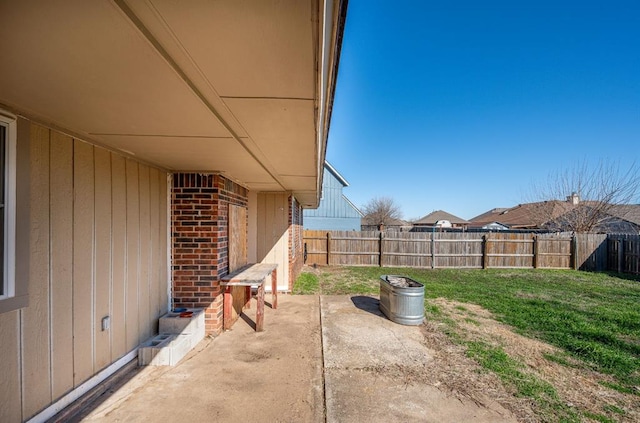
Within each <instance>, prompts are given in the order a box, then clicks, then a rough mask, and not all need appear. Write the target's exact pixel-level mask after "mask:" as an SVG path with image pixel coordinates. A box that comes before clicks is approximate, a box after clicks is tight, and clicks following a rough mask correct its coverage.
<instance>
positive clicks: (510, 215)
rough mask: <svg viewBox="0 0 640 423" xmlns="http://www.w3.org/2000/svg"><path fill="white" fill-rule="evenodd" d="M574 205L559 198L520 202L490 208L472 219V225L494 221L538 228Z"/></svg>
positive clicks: (517, 226)
mask: <svg viewBox="0 0 640 423" xmlns="http://www.w3.org/2000/svg"><path fill="white" fill-rule="evenodd" d="M572 207H573V206H572V205H571V204H570V203H568V202H566V201H559V200H553V201H540V202H536V203H525V204H518V205H517V206H515V207H511V208H507V209H504V208H497V209H492V210H489V211H488V212H486V213H483V214H481V215H479V216H476V217H474V218H473V219H471V220H470V223H471V225H470V226H471V227H482V226H484V225H486V224H489V223H492V222H500V223H501V224H502V225H505V226H508V227H510V228H512V229H526V228H538V227H540V226H541V225H543V224H544V223H546V222H548V221H549V220H552V219H556V218H558V217H559V216H561V215H563V214H564V213H566V212H568V211H569V210H570V209H571V208H572Z"/></svg>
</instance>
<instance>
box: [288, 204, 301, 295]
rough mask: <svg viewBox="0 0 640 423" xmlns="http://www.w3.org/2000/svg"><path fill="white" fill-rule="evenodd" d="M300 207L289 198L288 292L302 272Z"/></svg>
mask: <svg viewBox="0 0 640 423" xmlns="http://www.w3.org/2000/svg"><path fill="white" fill-rule="evenodd" d="M302 223H303V222H302V206H301V205H300V203H298V202H297V201H296V199H295V197H293V196H290V197H289V291H292V290H293V284H294V282H295V281H296V278H297V277H298V275H299V274H300V272H301V271H302V265H303V264H304V256H303V254H304V245H303V241H302Z"/></svg>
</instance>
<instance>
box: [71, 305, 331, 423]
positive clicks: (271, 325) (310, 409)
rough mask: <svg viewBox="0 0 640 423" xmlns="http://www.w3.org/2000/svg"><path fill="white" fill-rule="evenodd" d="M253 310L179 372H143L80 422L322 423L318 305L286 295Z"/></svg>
mask: <svg viewBox="0 0 640 423" xmlns="http://www.w3.org/2000/svg"><path fill="white" fill-rule="evenodd" d="M255 305H256V304H255V302H252V308H251V309H249V310H247V311H246V314H247V316H246V317H245V318H244V319H242V318H241V319H238V321H237V322H236V324H235V325H234V326H233V327H232V329H231V330H229V331H227V332H225V333H223V334H222V335H220V336H218V337H217V338H214V339H205V340H204V341H202V342H201V343H200V344H199V345H198V347H197V348H196V350H194V351H192V352H191V353H190V354H189V355H187V356H186V357H185V358H184V359H183V360H182V361H181V362H180V363H179V364H178V365H177V366H175V367H144V368H139V369H138V370H137V372H136V374H135V375H132V377H131V378H130V379H129V381H128V382H127V383H126V384H125V385H124V386H121V387H120V388H119V389H118V390H117V391H115V392H114V393H113V395H111V396H110V397H109V398H106V399H103V402H102V403H101V404H94V407H93V409H92V410H87V411H85V412H84V413H83V414H82V415H81V416H79V417H77V418H76V419H75V420H76V421H87V422H92V421H100V422H149V421H180V422H183V421H186V422H189V421H190V422H238V421H247V422H253V421H255V422H323V421H324V405H323V402H324V400H323V387H322V348H321V341H320V321H319V317H320V311H319V303H318V297H314V296H291V295H282V296H280V298H279V304H278V309H276V310H272V309H271V308H269V307H265V317H264V331H263V332H255V331H254V328H253V323H254V322H255V320H253V319H255V309H256V307H255Z"/></svg>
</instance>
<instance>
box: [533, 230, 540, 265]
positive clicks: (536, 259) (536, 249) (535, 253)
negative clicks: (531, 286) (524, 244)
mask: <svg viewBox="0 0 640 423" xmlns="http://www.w3.org/2000/svg"><path fill="white" fill-rule="evenodd" d="M532 238H533V268H534V269H537V268H538V266H539V265H540V263H539V260H540V257H539V253H540V249H539V247H538V235H536V234H534V235H533V237H532Z"/></svg>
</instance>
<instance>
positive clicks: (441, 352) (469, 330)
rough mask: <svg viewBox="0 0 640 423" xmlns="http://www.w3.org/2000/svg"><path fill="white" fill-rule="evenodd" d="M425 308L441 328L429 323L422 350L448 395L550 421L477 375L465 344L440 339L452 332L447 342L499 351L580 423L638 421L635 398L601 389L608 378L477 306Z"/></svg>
mask: <svg viewBox="0 0 640 423" xmlns="http://www.w3.org/2000/svg"><path fill="white" fill-rule="evenodd" d="M429 303H430V304H432V305H435V306H437V308H438V310H440V312H441V314H442V317H443V321H446V322H447V323H439V322H429V323H428V324H427V325H425V331H424V332H425V339H426V342H427V344H428V345H429V347H430V348H434V349H435V350H436V351H437V354H438V357H437V359H436V360H434V362H436V363H439V365H438V369H433V370H434V371H437V372H438V373H439V374H440V375H441V378H440V379H441V380H442V381H443V384H444V385H445V386H446V387H447V388H448V389H451V390H452V391H458V392H461V393H463V394H466V395H467V396H469V397H471V398H474V397H476V396H477V395H480V394H486V395H488V396H489V397H490V398H492V399H494V400H496V401H498V402H499V403H500V404H501V405H503V406H504V407H505V408H508V409H509V410H511V411H512V412H513V413H514V414H515V415H516V416H518V418H519V419H520V420H522V421H525V422H529V421H531V422H533V421H555V419H554V418H553V416H550V415H546V414H547V413H546V412H543V413H541V410H539V409H536V408H538V407H537V405H536V404H535V402H534V401H533V400H531V399H529V398H517V397H515V396H514V392H513V391H509V389H508V388H505V387H504V386H503V384H502V382H501V381H500V379H499V378H498V377H497V376H495V375H493V374H491V373H486V372H479V366H478V365H477V363H475V361H474V360H472V359H470V358H468V357H466V356H465V350H466V346H465V343H464V342H459V343H456V342H453V340H452V338H451V336H446V335H445V334H444V332H451V331H453V332H454V335H455V336H454V337H453V339H456V337H458V339H460V340H463V341H465V342H474V341H481V342H484V343H486V344H488V345H492V346H495V347H499V348H501V349H502V350H503V351H504V352H505V353H506V354H508V355H509V357H511V358H513V359H515V360H517V361H518V362H520V363H523V364H524V368H523V371H524V372H526V373H528V374H531V375H533V376H535V377H536V378H538V379H540V380H543V381H545V382H547V383H549V384H550V385H551V386H553V387H554V388H555V390H556V391H557V393H558V396H559V398H560V400H561V401H562V402H563V403H564V404H565V405H566V406H567V407H569V409H571V410H575V411H576V412H577V414H578V415H581V416H583V418H584V419H586V420H585V421H607V420H605V419H608V420H609V421H617V422H637V421H640V402H639V401H638V396H636V395H632V394H625V393H622V392H619V391H617V390H614V389H611V388H609V387H607V386H606V385H607V384H615V380H614V379H613V378H612V377H611V376H609V375H605V374H602V373H599V372H595V371H593V370H591V369H589V368H587V367H586V366H585V365H584V364H582V363H580V362H578V361H577V360H574V359H572V358H570V357H568V356H566V355H565V354H564V353H563V352H562V351H561V350H560V349H558V348H556V347H554V346H551V345H549V344H547V343H544V342H541V341H539V340H536V339H531V338H527V337H525V336H522V335H520V334H518V333H516V332H514V331H513V329H512V328H511V327H509V326H507V325H505V324H503V323H500V322H498V321H497V320H496V319H494V318H493V316H492V315H491V313H490V312H489V311H487V310H485V309H483V308H482V307H480V306H478V305H475V304H466V303H459V302H456V301H450V300H446V299H442V298H438V299H436V300H430V301H429ZM469 320H472V321H469ZM452 322H453V324H452ZM554 357H556V358H559V359H553V358H554ZM602 418H605V419H602Z"/></svg>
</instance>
